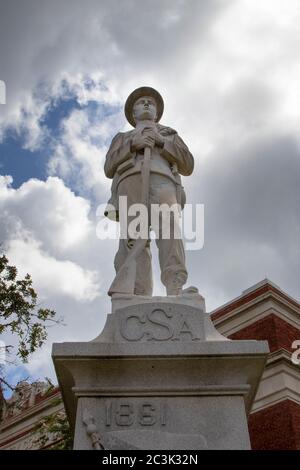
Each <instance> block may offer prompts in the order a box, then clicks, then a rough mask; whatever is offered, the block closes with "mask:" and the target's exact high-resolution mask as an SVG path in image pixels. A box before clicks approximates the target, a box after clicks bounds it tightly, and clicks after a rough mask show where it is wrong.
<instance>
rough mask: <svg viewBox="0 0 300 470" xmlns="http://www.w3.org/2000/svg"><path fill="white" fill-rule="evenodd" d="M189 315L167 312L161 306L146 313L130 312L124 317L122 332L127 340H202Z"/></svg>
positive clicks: (121, 326) (121, 325)
mask: <svg viewBox="0 0 300 470" xmlns="http://www.w3.org/2000/svg"><path fill="white" fill-rule="evenodd" d="M194 330H195V328H194V327H193V325H192V322H191V319H190V318H189V317H188V316H187V315H183V314H179V315H178V314H175V313H171V312H166V311H165V310H163V309H161V308H157V309H154V310H152V311H150V312H148V313H146V314H143V315H138V314H129V315H127V316H125V317H123V318H122V320H121V324H120V334H121V336H122V337H123V338H124V339H126V340H127V341H142V340H144V341H145V340H146V341H182V340H184V338H188V339H190V340H192V341H195V340H200V339H201V338H199V336H197V334H196V333H195V331H194Z"/></svg>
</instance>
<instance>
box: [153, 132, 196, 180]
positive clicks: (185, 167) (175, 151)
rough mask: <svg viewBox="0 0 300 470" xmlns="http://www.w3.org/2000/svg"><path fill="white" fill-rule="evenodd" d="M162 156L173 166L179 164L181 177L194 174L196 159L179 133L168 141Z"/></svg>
mask: <svg viewBox="0 0 300 470" xmlns="http://www.w3.org/2000/svg"><path fill="white" fill-rule="evenodd" d="M161 154H162V156H163V157H164V158H165V159H166V160H168V161H169V162H170V163H171V164H172V163H176V164H177V168H178V171H179V173H180V174H181V175H183V176H189V175H190V174H191V173H192V172H193V169H194V157H193V155H192V154H191V152H190V151H189V149H188V147H187V145H186V144H185V143H184V142H183V140H182V139H181V138H180V137H179V135H178V134H177V133H176V134H174V136H173V138H172V140H169V139H166V141H165V144H164V147H163V149H162V151H161Z"/></svg>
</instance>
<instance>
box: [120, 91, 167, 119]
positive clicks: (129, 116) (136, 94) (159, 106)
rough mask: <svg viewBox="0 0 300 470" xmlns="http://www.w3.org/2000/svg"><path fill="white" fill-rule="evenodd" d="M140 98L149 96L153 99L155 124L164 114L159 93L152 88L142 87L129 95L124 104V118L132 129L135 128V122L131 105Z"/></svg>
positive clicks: (162, 101)
mask: <svg viewBox="0 0 300 470" xmlns="http://www.w3.org/2000/svg"><path fill="white" fill-rule="evenodd" d="M142 96H151V97H152V98H154V100H155V102H156V106H157V116H156V122H158V121H159V120H160V118H161V117H162V114H163V112H164V100H163V99H162V96H161V94H160V93H158V91H156V90H155V89H154V88H151V87H150V86H142V87H140V88H137V89H136V90H134V91H133V92H132V93H130V95H129V96H128V98H127V100H126V103H125V116H126V118H127V121H128V122H129V123H130V124H131V125H132V126H133V127H135V120H134V117H133V105H134V103H135V102H136V101H137V100H138V99H139V98H141V97H142Z"/></svg>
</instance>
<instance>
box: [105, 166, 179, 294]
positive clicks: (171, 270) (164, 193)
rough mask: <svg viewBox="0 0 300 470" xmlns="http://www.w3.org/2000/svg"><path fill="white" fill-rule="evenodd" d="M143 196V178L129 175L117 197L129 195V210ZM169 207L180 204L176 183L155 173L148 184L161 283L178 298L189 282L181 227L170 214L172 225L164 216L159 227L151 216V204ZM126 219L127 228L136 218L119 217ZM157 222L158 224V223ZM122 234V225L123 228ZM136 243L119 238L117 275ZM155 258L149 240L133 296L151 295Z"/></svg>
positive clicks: (143, 254) (137, 175) (141, 256)
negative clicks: (165, 229) (166, 228)
mask: <svg viewBox="0 0 300 470" xmlns="http://www.w3.org/2000/svg"><path fill="white" fill-rule="evenodd" d="M141 194H142V177H141V173H137V174H133V175H130V176H128V177H126V178H124V179H123V180H122V181H121V182H120V183H119V186H118V197H120V196H127V207H128V209H129V208H130V206H131V205H132V204H136V203H138V202H140V201H141ZM153 204H154V205H161V204H164V205H166V206H165V207H171V206H173V205H176V204H177V198H176V184H175V183H174V182H173V181H172V180H171V179H170V178H168V177H167V176H163V175H159V174H156V173H151V174H150V184H149V207H148V211H149V226H151V229H152V230H154V231H155V237H156V238H155V242H156V245H157V247H158V255H159V265H160V270H161V281H162V283H163V284H164V286H165V287H166V290H167V295H178V294H180V293H181V291H182V286H183V285H184V284H185V282H186V280H187V276H188V274H187V270H186V266H185V253H184V246H183V242H182V238H181V236H179V237H178V226H177V222H176V217H174V214H173V212H170V222H166V221H165V219H166V217H164V216H163V215H162V213H160V214H159V224H157V223H156V224H155V226H154V221H153V220H152V217H151V212H152V211H151V207H152V205H153ZM122 219H123V220H126V223H127V226H129V224H130V222H131V221H132V220H133V219H134V217H133V216H128V212H127V214H124V215H123V216H122V217H120V221H121V224H122ZM156 222H157V221H156ZM164 222H166V223H169V225H170V226H169V227H168V228H169V234H167V235H168V236H167V238H166V237H165V233H164V232H163V227H164V225H165V224H164ZM121 232H122V226H121ZM134 243H135V240H134V239H132V238H130V236H129V235H128V233H127V237H126V238H125V237H124V238H120V241H119V249H118V251H117V253H116V256H115V260H114V266H115V270H116V272H118V270H119V269H120V268H121V266H122V265H123V263H124V261H125V260H126V257H127V256H128V253H129V251H130V250H131V249H132V247H133V246H134ZM151 261H152V256H151V250H150V237H149V239H148V241H147V243H146V246H145V248H144V249H143V250H142V252H141V253H140V254H139V255H138V257H137V259H136V263H137V265H136V279H135V287H134V294H136V295H150V296H151V295H152V292H153V277H152V263H151Z"/></svg>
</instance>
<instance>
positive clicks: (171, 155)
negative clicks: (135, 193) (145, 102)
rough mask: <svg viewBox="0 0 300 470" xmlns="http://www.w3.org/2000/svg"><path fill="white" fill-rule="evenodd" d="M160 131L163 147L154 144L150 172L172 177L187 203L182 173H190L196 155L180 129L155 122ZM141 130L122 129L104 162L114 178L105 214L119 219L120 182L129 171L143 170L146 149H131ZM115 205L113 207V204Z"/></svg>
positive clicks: (180, 199)
mask: <svg viewBox="0 0 300 470" xmlns="http://www.w3.org/2000/svg"><path fill="white" fill-rule="evenodd" d="M156 128H157V130H158V132H159V133H160V134H161V135H162V136H163V137H164V138H165V144H164V146H163V147H162V148H159V147H157V146H155V147H154V148H153V149H152V151H151V164H150V172H151V173H156V174H160V175H163V176H166V177H167V178H170V179H171V180H172V181H173V182H174V183H175V185H176V197H177V203H178V204H180V205H181V207H182V208H183V207H184V204H185V193H184V190H183V187H182V185H181V177H180V175H183V176H188V175H190V174H191V173H192V172H193V169H194V158H193V155H192V154H191V153H190V151H189V149H188V147H187V146H186V144H185V143H184V142H183V140H182V139H181V138H180V137H179V135H178V134H177V132H176V131H175V130H174V129H172V128H170V127H166V126H162V125H161V124H156ZM137 132H140V130H137V129H133V130H132V131H128V132H119V133H118V134H117V135H116V136H115V137H114V139H113V140H112V143H111V146H110V148H109V150H108V152H107V155H106V161H105V165H104V171H105V175H106V176H107V177H108V178H113V182H112V187H111V198H110V200H109V201H108V205H109V206H108V207H107V210H106V211H105V215H106V216H107V217H109V218H111V219H113V220H118V185H119V183H120V182H121V181H122V180H123V179H124V178H127V177H129V176H130V175H133V174H137V173H141V169H142V162H143V158H144V150H142V151H140V152H131V140H132V138H133V136H134V134H135V133H137ZM111 206H113V208H114V209H113V208H112V207H111Z"/></svg>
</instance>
